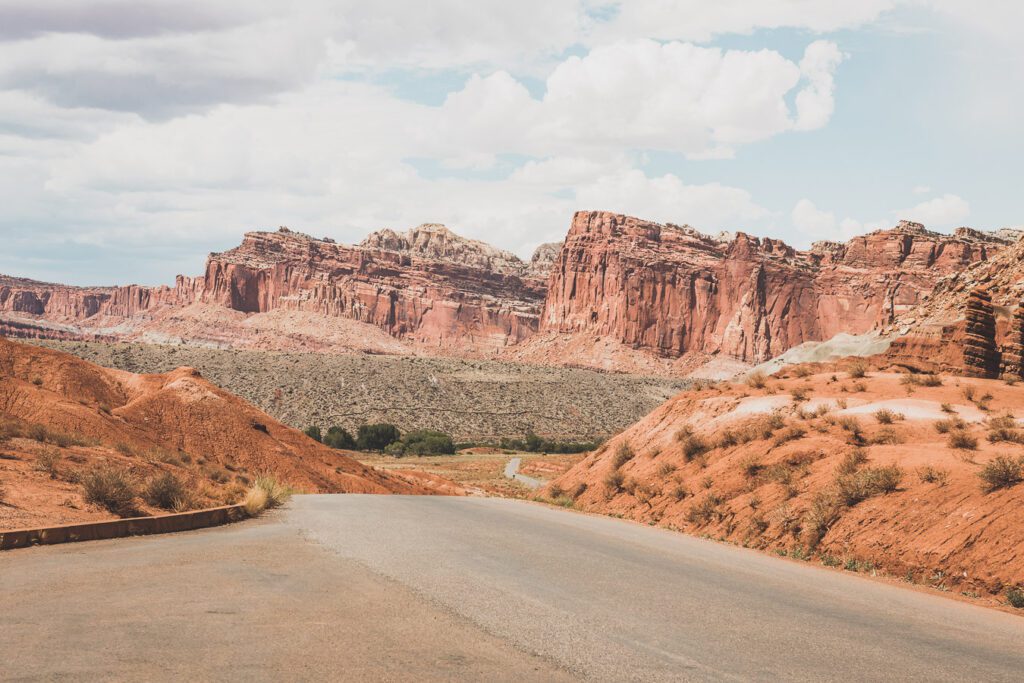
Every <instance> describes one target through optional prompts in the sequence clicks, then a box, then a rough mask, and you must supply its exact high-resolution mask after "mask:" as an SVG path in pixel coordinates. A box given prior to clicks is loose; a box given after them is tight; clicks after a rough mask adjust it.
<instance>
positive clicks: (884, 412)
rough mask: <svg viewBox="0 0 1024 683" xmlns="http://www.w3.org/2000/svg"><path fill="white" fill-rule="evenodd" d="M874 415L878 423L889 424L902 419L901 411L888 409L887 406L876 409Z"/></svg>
mask: <svg viewBox="0 0 1024 683" xmlns="http://www.w3.org/2000/svg"><path fill="white" fill-rule="evenodd" d="M874 415H875V419H876V420H878V422H879V424H884V425H891V424H892V423H893V422H899V421H901V420H902V419H903V414H902V413H897V412H894V411H892V410H889V409H888V408H882V409H881V410H876V411H875V413H874Z"/></svg>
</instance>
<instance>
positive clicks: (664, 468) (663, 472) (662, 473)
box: [657, 462, 676, 479]
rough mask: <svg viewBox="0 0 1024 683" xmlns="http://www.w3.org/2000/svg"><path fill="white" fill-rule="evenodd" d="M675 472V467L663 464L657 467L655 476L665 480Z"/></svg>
mask: <svg viewBox="0 0 1024 683" xmlns="http://www.w3.org/2000/svg"><path fill="white" fill-rule="evenodd" d="M675 471H676V466H675V465H673V464H672V463H670V462H663V463H661V464H660V465H658V469H657V475H658V476H659V477H661V478H662V479H665V478H667V477H668V476H669V475H671V474H672V473H673V472H675Z"/></svg>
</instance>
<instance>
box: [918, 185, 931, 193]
mask: <svg viewBox="0 0 1024 683" xmlns="http://www.w3.org/2000/svg"><path fill="white" fill-rule="evenodd" d="M913 192H914V194H931V193H932V188H931V187H930V186H928V185H915V186H914V189H913Z"/></svg>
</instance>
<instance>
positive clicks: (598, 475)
mask: <svg viewBox="0 0 1024 683" xmlns="http://www.w3.org/2000/svg"><path fill="white" fill-rule="evenodd" d="M864 368H865V366H864V365H862V364H860V362H858V363H857V364H850V363H847V366H846V367H845V369H844V368H842V367H835V366H833V367H828V368H826V367H824V366H817V367H815V368H811V367H809V366H800V367H797V368H790V369H788V375H786V376H784V377H780V378H775V377H769V378H765V377H764V376H762V375H757V376H754V377H753V378H752V379H751V380H750V381H749V383H748V384H733V385H728V384H721V385H716V386H711V387H703V388H698V389H695V390H692V391H687V392H684V393H682V394H680V395H678V396H676V397H675V398H673V399H671V400H669V401H668V402H666V403H665V404H663V405H662V406H661V407H659V408H658V409H656V410H655V411H654V412H652V413H651V414H650V415H648V416H647V417H646V418H645V419H644V420H642V421H641V422H640V423H638V424H637V425H635V426H634V427H632V428H631V429H629V430H628V431H626V432H624V433H622V434H620V435H619V436H618V437H616V438H615V439H613V440H611V441H609V442H608V443H607V444H605V445H604V446H603V447H602V448H601V449H599V450H597V451H595V452H594V453H592V454H590V455H589V456H588V457H587V458H585V459H584V460H582V461H581V462H580V463H579V464H578V465H576V466H575V467H574V468H573V469H571V470H570V471H569V472H567V473H566V474H564V475H563V476H561V477H559V478H558V479H556V480H555V481H554V482H552V484H550V485H549V486H548V487H547V488H546V489H545V491H543V495H545V496H547V497H549V498H553V499H555V500H556V501H557V502H559V503H561V504H564V505H567V506H569V505H571V506H574V507H577V508H579V509H583V510H588V511H594V512H601V513H606V514H615V515H621V516H625V517H628V518H631V519H636V520H640V521H644V522H648V523H651V524H658V525H661V526H665V527H669V528H673V529H678V530H683V531H688V532H691V533H698V534H706V535H709V536H711V537H715V538H719V539H722V540H728V541H731V542H734V543H740V544H743V545H746V546H750V547H755V548H760V549H768V550H773V551H775V552H778V553H780V554H789V555H792V556H795V557H797V558H802V559H806V558H809V557H816V558H817V559H820V560H821V561H822V562H823V563H824V564H827V565H831V566H842V567H845V568H847V569H852V570H859V571H863V570H870V571H881V572H886V573H888V574H890V575H892V576H895V577H898V578H902V579H905V580H909V581H913V582H915V583H922V584H927V585H931V586H934V587H938V588H940V589H943V590H952V591H958V592H962V593H964V594H965V595H970V596H984V595H997V594H1000V593H1002V592H1003V591H1004V590H1005V589H1006V588H1007V587H1009V586H1014V585H1016V584H1018V583H1019V582H1021V581H1024V485H1020V482H1021V480H1022V479H1024V445H1022V444H1024V429H1022V428H1021V424H1020V423H1019V422H1018V418H1020V417H1022V416H1024V386H1022V385H1017V384H1013V385H1011V384H1007V383H1003V382H999V381H995V380H986V379H974V378H971V379H962V378H951V377H938V376H934V375H910V374H903V373H880V372H869V373H867V374H866V376H863V377H861V376H860V375H861V373H863V372H864V371H865V370H864Z"/></svg>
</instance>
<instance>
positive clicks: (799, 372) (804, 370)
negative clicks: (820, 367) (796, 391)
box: [793, 365, 814, 379]
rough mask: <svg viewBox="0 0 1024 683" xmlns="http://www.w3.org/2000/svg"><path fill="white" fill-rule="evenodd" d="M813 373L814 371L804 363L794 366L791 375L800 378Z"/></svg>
mask: <svg viewBox="0 0 1024 683" xmlns="http://www.w3.org/2000/svg"><path fill="white" fill-rule="evenodd" d="M813 374H814V371H813V370H811V369H810V368H809V367H807V366H806V365H798V366H796V367H795V368H793V376H794V377H800V378H801V379H802V378H804V377H810V376H811V375H813Z"/></svg>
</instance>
